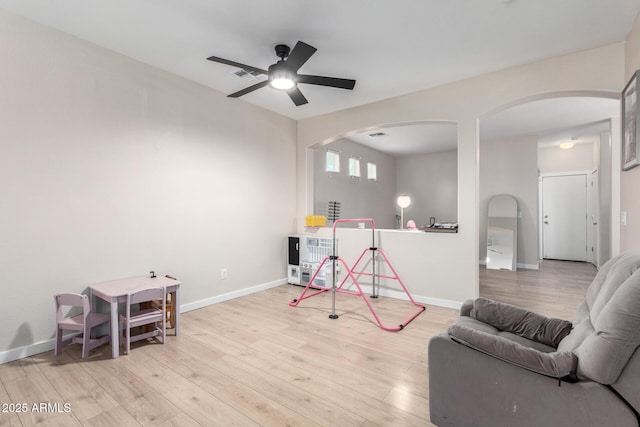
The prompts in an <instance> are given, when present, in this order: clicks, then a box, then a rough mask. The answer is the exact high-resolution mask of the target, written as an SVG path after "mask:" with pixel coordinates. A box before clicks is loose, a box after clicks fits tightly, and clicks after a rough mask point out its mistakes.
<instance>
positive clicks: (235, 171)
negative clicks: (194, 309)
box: [0, 11, 296, 362]
mask: <svg viewBox="0 0 640 427" xmlns="http://www.w3.org/2000/svg"><path fill="white" fill-rule="evenodd" d="M0 40H2V42H0V57H2V58H3V59H2V66H1V67H0V86H1V87H2V90H1V92H2V96H0V121H1V122H2V124H1V125H0V150H1V152H2V155H1V156H0V183H1V184H0V185H1V186H2V187H1V188H2V191H1V192H0V193H1V194H2V197H0V259H2V261H1V262H0V276H2V278H3V281H4V288H5V290H6V291H5V292H4V298H3V300H2V303H1V304H2V322H0V362H2V361H3V360H6V359H7V358H9V359H10V358H11V357H13V356H24V355H25V352H24V351H23V350H24V348H23V347H25V348H26V347H27V346H30V345H32V344H37V345H40V346H41V347H39V348H40V349H41V350H42V351H44V350H47V349H48V348H46V346H47V345H49V346H50V347H49V348H53V345H52V341H49V340H50V339H51V338H52V337H53V334H54V330H55V326H54V324H55V317H54V307H53V294H54V292H63V291H70V292H81V291H83V290H85V289H86V287H87V285H88V284H90V283H94V282H98V281H105V280H110V279H117V278H121V277H129V276H136V275H144V274H147V273H148V272H149V271H150V270H155V271H156V272H157V273H159V274H165V273H170V274H172V275H174V276H176V277H178V278H180V279H182V280H183V283H184V284H183V286H182V303H183V304H186V305H192V306H193V305H197V303H198V302H202V301H205V302H206V301H211V300H212V299H215V298H216V297H217V296H221V295H228V294H229V293H232V294H233V293H234V292H236V293H237V292H242V291H243V290H246V289H247V288H250V287H252V286H265V285H267V286H268V285H273V283H278V282H283V280H282V279H283V278H285V277H286V269H285V264H286V243H285V242H286V235H287V234H289V233H291V232H294V231H295V228H296V211H295V210H296V175H295V173H296V165H295V162H296V123H295V121H293V120H291V119H288V118H285V117H282V116H279V115H276V114H273V113H270V112H267V111H265V110H262V109H259V108H256V107H253V106H251V105H250V104H247V103H246V102H243V101H240V100H230V99H227V98H226V97H225V96H224V94H221V93H219V92H215V91H212V90H210V89H207V88H205V87H203V86H200V85H197V84H194V83H191V82H188V81H186V80H183V79H180V78H177V77H175V76H173V75H171V74H169V73H166V72H162V71H160V70H157V69H154V68H152V67H149V66H147V65H145V64H142V63H139V62H136V61H133V60H131V59H129V58H126V57H124V56H122V55H118V54H115V53H113V52H110V51H107V50H105V49H102V48H98V47H96V46H94V45H91V44H89V43H86V42H83V41H81V40H79V39H77V38H75V37H72V36H68V35H64V34H62V33H60V32H57V31H54V30H50V29H46V28H44V27H42V26H39V25H36V24H33V23H31V22H29V21H26V20H24V19H22V18H18V17H15V16H13V15H10V14H7V13H4V12H1V11H0ZM248 262H251V268H247V263H248ZM221 268H227V269H228V274H229V278H228V279H226V280H221V278H220V269H221ZM283 304H284V302H283ZM38 343H43V344H38ZM21 348H22V349H21Z"/></svg>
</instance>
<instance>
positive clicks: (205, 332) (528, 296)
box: [0, 261, 595, 427]
mask: <svg viewBox="0 0 640 427" xmlns="http://www.w3.org/2000/svg"><path fill="white" fill-rule="evenodd" d="M594 275H595V269H594V268H593V267H592V266H590V265H588V264H584V263H564V262H553V261H545V262H544V263H543V265H542V268H541V270H539V271H532V270H520V271H518V272H515V273H514V272H506V271H492V270H486V269H484V267H481V269H480V280H481V290H480V293H481V295H482V296H486V297H490V298H494V299H498V300H501V301H506V302H510V303H513V304H517V305H520V306H523V307H526V308H530V309H534V310H536V311H538V312H540V313H543V314H546V315H548V316H555V317H561V318H566V319H571V315H572V314H573V311H574V310H575V308H576V307H577V305H578V304H579V302H580V300H581V299H582V298H583V296H584V292H585V290H586V286H587V285H588V283H589V282H590V281H591V280H592V278H593V276H594ZM301 290H302V288H300V287H297V286H291V285H284V286H280V287H277V288H274V289H271V290H268V291H265V292H261V293H259V294H254V295H249V296H246V297H242V298H238V299H235V300H231V301H227V302H224V303H220V304H216V305H213V306H209V307H206V308H203V309H199V310H194V311H191V312H188V313H185V314H183V315H182V317H181V321H182V329H181V334H180V336H179V337H173V336H170V337H169V338H168V340H167V344H166V345H161V344H154V343H138V345H134V346H133V349H132V352H131V354H130V355H129V356H121V357H120V358H119V359H116V360H112V359H110V358H109V355H110V351H109V347H108V346H107V347H103V348H101V349H98V350H96V351H94V352H93V353H92V355H91V357H90V358H89V359H87V360H82V359H81V358H80V346H70V347H66V348H65V351H64V352H63V354H62V355H60V356H58V357H55V356H54V355H53V352H52V351H50V352H47V353H42V354H39V355H36V356H32V357H28V358H25V359H21V360H18V361H15V362H11V363H7V364H4V365H0V385H1V387H0V402H2V404H3V405H4V404H9V403H13V404H19V403H25V404H26V405H27V409H28V410H27V412H23V413H7V412H2V413H0V425H3V426H4V425H7V426H9V425H17V426H31V425H61V426H73V425H96V426H102V425H104V426H114V425H117V426H129V425H131V426H138V425H151V424H153V425H159V426H197V425H204V426H214V425H221V426H232V425H238V426H258V425H261V426H315V425H324V426H363V427H364V426H394V427H395V426H425V425H430V424H429V421H428V420H429V413H428V411H429V409H428V397H429V396H428V378H427V343H428V340H429V337H431V336H432V335H434V334H436V333H438V332H441V331H444V330H446V328H447V326H448V325H449V324H450V323H451V322H453V320H454V319H455V318H456V316H457V311H456V310H452V309H445V308H440V307H434V306H428V308H427V310H426V311H425V312H424V313H423V314H421V315H420V316H418V318H416V319H415V320H414V321H413V322H412V323H411V324H409V325H408V327H407V328H405V329H404V330H402V331H400V332H385V331H383V330H381V329H380V328H378V326H377V325H376V324H375V323H374V322H373V319H372V316H371V315H370V313H369V311H368V309H367V308H366V305H365V304H364V303H363V302H362V300H361V299H359V298H357V297H351V296H344V295H338V297H337V303H336V307H337V309H336V312H337V313H338V314H339V315H340V318H339V319H337V320H331V319H329V318H328V315H329V314H330V313H331V302H330V296H329V295H323V296H317V297H313V298H311V299H308V300H305V301H303V302H302V303H301V304H300V306H299V307H297V308H292V307H289V306H288V304H287V302H288V301H289V300H290V299H292V298H295V297H298V296H299V294H300V292H301ZM372 301H373V302H374V304H375V306H376V309H377V310H378V314H379V315H380V317H381V318H382V320H383V322H384V323H385V324H391V325H393V324H398V323H400V322H401V321H403V320H404V319H405V318H406V317H407V316H408V315H409V314H410V313H412V312H413V311H414V307H413V306H412V305H410V304H409V303H408V302H406V301H397V300H393V299H388V298H380V299H378V300H372ZM40 403H45V404H46V403H48V404H51V405H50V406H49V407H48V408H44V407H43V408H40V407H39V404H40ZM34 404H36V405H38V409H47V411H42V412H37V411H34V410H33V409H34V408H33V405H34ZM56 404H58V407H56V406H55V405H56ZM64 404H68V406H67V407H66V408H65V406H64ZM2 409H5V408H2ZM6 409H11V408H6ZM65 409H69V411H68V412H65ZM52 410H53V411H54V412H51V411H52Z"/></svg>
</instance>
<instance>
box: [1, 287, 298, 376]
mask: <svg viewBox="0 0 640 427" xmlns="http://www.w3.org/2000/svg"><path fill="white" fill-rule="evenodd" d="M285 283H287V279H286V278H285V279H278V280H274V281H273V282H268V283H263V284H260V285H256V286H252V287H249V288H245V289H240V290H238V291H233V292H227V293H226V294H222V295H217V296H215V297H211V298H205V299H203V300H200V301H195V302H191V303H188V304H182V305H180V313H186V312H188V311H191V310H196V309H198V308H203V307H207V306H209V305H213V304H217V303H220V302H224V301H228V300H231V299H234V298H239V297H243V296H246V295H250V294H254V293H256V292H261V291H265V290H267V289H271V288H275V287H277V286H280V285H284V284H285ZM54 347H55V338H51V339H48V340H45V341H40V342H37V343H34V344H29V345H24V346H21V347H16V348H12V349H9V350H5V351H2V352H0V365H2V364H3V363H9V362H13V361H14V360H18V359H23V358H25V357H29V356H33V355H36V354H40V353H44V352H46V351H51V350H53V349H54Z"/></svg>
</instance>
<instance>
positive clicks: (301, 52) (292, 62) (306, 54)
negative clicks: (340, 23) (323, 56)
mask: <svg viewBox="0 0 640 427" xmlns="http://www.w3.org/2000/svg"><path fill="white" fill-rule="evenodd" d="M316 50H318V49H316V48H315V47H313V46H309V45H308V44H306V43H305V42H301V41H299V42H298V43H296V45H295V46H294V47H293V50H292V51H291V53H290V54H289V57H288V58H287V61H286V63H287V66H288V67H289V69H290V70H291V71H293V72H296V71H298V69H300V67H302V64H304V63H305V62H307V61H308V60H309V58H311V55H313V54H314V53H316Z"/></svg>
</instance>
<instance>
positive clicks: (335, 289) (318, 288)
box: [289, 218, 426, 332]
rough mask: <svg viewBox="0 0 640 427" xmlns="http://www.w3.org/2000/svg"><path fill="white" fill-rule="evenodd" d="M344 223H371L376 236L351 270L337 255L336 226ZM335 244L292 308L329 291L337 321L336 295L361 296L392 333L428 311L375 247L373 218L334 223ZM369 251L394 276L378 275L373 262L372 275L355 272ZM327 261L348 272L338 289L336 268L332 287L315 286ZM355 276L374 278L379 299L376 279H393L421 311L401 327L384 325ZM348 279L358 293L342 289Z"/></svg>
mask: <svg viewBox="0 0 640 427" xmlns="http://www.w3.org/2000/svg"><path fill="white" fill-rule="evenodd" d="M343 222H365V223H366V222H370V223H371V227H372V231H373V233H372V235H373V236H374V237H373V239H374V241H373V242H372V245H371V247H370V248H366V249H364V250H363V251H362V253H361V254H360V257H358V260H357V261H356V263H355V264H354V265H353V269H350V268H349V266H348V265H347V263H346V262H345V261H344V260H343V259H342V258H340V257H338V256H336V255H335V240H336V226H337V225H338V224H339V223H343ZM333 242H334V244H333V255H332V256H326V257H325V258H324V259H323V260H322V262H321V263H320V267H318V269H317V270H316V271H315V273H314V274H313V276H312V277H311V280H310V281H309V283H308V284H307V286H306V287H305V288H304V290H303V291H302V294H301V295H300V296H299V297H298V298H296V299H293V300H291V301H290V302H289V305H290V306H291V307H297V306H298V304H300V302H301V301H302V300H305V299H307V298H311V297H313V296H316V295H319V294H321V293H324V292H327V291H332V292H333V301H332V314H331V315H330V316H329V317H330V318H332V319H336V318H337V317H338V316H336V314H335V294H336V293H340V294H346V295H353V296H359V297H362V299H363V300H364V302H365V304H367V307H369V311H371V314H372V315H373V317H374V319H375V320H376V323H377V324H378V326H380V328H382V329H384V330H385V331H392V332H396V331H400V330H402V329H404V327H405V326H407V325H408V324H409V323H410V322H411V321H412V320H413V319H415V318H416V317H418V316H419V315H420V313H422V312H423V311H424V310H425V309H426V307H425V306H424V304H420V303H417V302H416V301H415V300H414V299H413V297H412V296H411V294H410V293H409V291H408V290H407V287H406V286H405V284H404V282H403V281H402V279H400V276H399V275H398V272H397V271H396V269H395V268H394V267H393V265H391V261H389V258H388V257H387V255H386V254H385V253H384V251H383V250H382V249H380V248H376V247H375V221H374V220H373V218H357V219H338V220H336V221H334V223H333ZM369 251H374V255H375V252H377V253H379V254H380V255H382V257H383V258H384V260H385V261H386V263H387V265H388V266H389V268H390V269H391V272H392V273H393V276H383V275H380V274H376V273H375V262H373V272H372V273H366V272H363V271H354V270H356V267H357V266H358V264H359V263H360V261H362V259H363V258H364V256H365V254H366V253H367V252H369ZM327 261H331V262H339V263H341V264H342V266H343V268H344V271H346V272H347V275H346V277H345V278H344V279H342V282H340V285H339V286H337V287H336V277H335V268H334V274H333V283H332V286H331V287H327V286H318V285H315V284H314V281H315V278H316V276H317V275H318V273H319V272H320V270H321V269H322V267H324V265H325V264H326V263H327ZM355 275H357V276H358V277H360V276H361V275H365V276H372V277H373V295H372V297H377V295H376V292H375V278H376V277H379V278H385V279H391V280H397V281H398V283H400V286H402V289H403V290H404V292H405V293H406V294H407V296H408V297H409V301H411V303H412V304H413V305H415V306H416V307H419V309H418V310H417V311H416V312H415V313H413V314H412V315H411V316H409V317H408V318H407V320H405V321H404V322H403V323H401V324H400V325H398V326H395V327H388V326H385V325H384V324H383V323H382V321H381V320H380V318H379V317H378V314H377V313H376V311H375V310H374V308H373V306H372V305H371V303H370V302H369V300H368V299H367V297H366V295H365V293H364V292H363V291H362V288H361V287H360V284H359V283H358V280H357V279H356V276H355ZM348 278H350V279H351V280H352V282H353V284H354V285H355V286H356V288H357V289H358V291H357V292H356V291H350V290H347V289H342V287H343V286H344V284H345V283H346V281H347V279H348ZM310 288H313V289H314V291H315V292H312V293H310V294H308V295H307V291H308V290H309V289H310Z"/></svg>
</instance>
